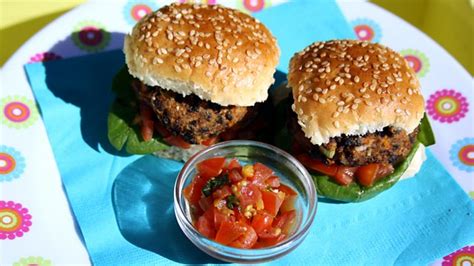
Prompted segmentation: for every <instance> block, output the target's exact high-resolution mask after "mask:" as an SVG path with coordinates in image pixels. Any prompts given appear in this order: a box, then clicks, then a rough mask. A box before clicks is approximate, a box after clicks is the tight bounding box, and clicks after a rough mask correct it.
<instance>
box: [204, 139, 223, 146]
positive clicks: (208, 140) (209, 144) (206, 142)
mask: <svg viewBox="0 0 474 266" xmlns="http://www.w3.org/2000/svg"><path fill="white" fill-rule="evenodd" d="M218 140H219V138H218V137H213V138H208V139H206V140H204V141H203V142H201V144H202V145H204V146H211V145H212V144H215V143H216V142H217V141H218Z"/></svg>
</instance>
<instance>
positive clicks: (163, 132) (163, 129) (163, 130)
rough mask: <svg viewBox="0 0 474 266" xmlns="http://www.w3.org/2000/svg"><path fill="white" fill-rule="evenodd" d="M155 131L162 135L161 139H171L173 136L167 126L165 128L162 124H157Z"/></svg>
mask: <svg viewBox="0 0 474 266" xmlns="http://www.w3.org/2000/svg"><path fill="white" fill-rule="evenodd" d="M155 130H156V131H157V132H158V134H160V136H161V137H163V138H166V137H169V136H171V132H169V131H168V129H166V127H165V126H163V125H162V124H160V123H156V124H155Z"/></svg>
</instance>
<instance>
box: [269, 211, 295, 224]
mask: <svg viewBox="0 0 474 266" xmlns="http://www.w3.org/2000/svg"><path fill="white" fill-rule="evenodd" d="M292 219H296V211H289V212H284V213H282V214H281V215H279V216H278V217H276V218H275V220H274V221H273V227H279V228H283V227H284V226H285V225H286V224H288V223H290V222H291V220H292Z"/></svg>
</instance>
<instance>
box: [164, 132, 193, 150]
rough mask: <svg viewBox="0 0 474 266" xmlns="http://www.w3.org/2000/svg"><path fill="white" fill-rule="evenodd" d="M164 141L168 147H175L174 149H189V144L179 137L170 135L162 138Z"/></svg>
mask: <svg viewBox="0 0 474 266" xmlns="http://www.w3.org/2000/svg"><path fill="white" fill-rule="evenodd" d="M163 140H164V141H166V143H168V144H169V145H173V146H176V147H179V148H182V149H189V148H191V144H189V143H187V142H186V141H185V140H184V139H183V138H182V137H180V136H174V135H170V136H168V137H166V138H163Z"/></svg>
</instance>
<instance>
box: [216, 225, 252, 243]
mask: <svg viewBox="0 0 474 266" xmlns="http://www.w3.org/2000/svg"><path fill="white" fill-rule="evenodd" d="M246 231H247V225H246V224H244V223H241V222H231V221H223V222H222V224H221V226H220V227H219V230H218V231H217V234H216V239H215V240H216V242H218V243H221V244H223V245H229V244H230V243H232V242H233V241H235V240H237V238H239V237H240V236H241V235H243V234H244V233H245V232H246Z"/></svg>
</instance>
